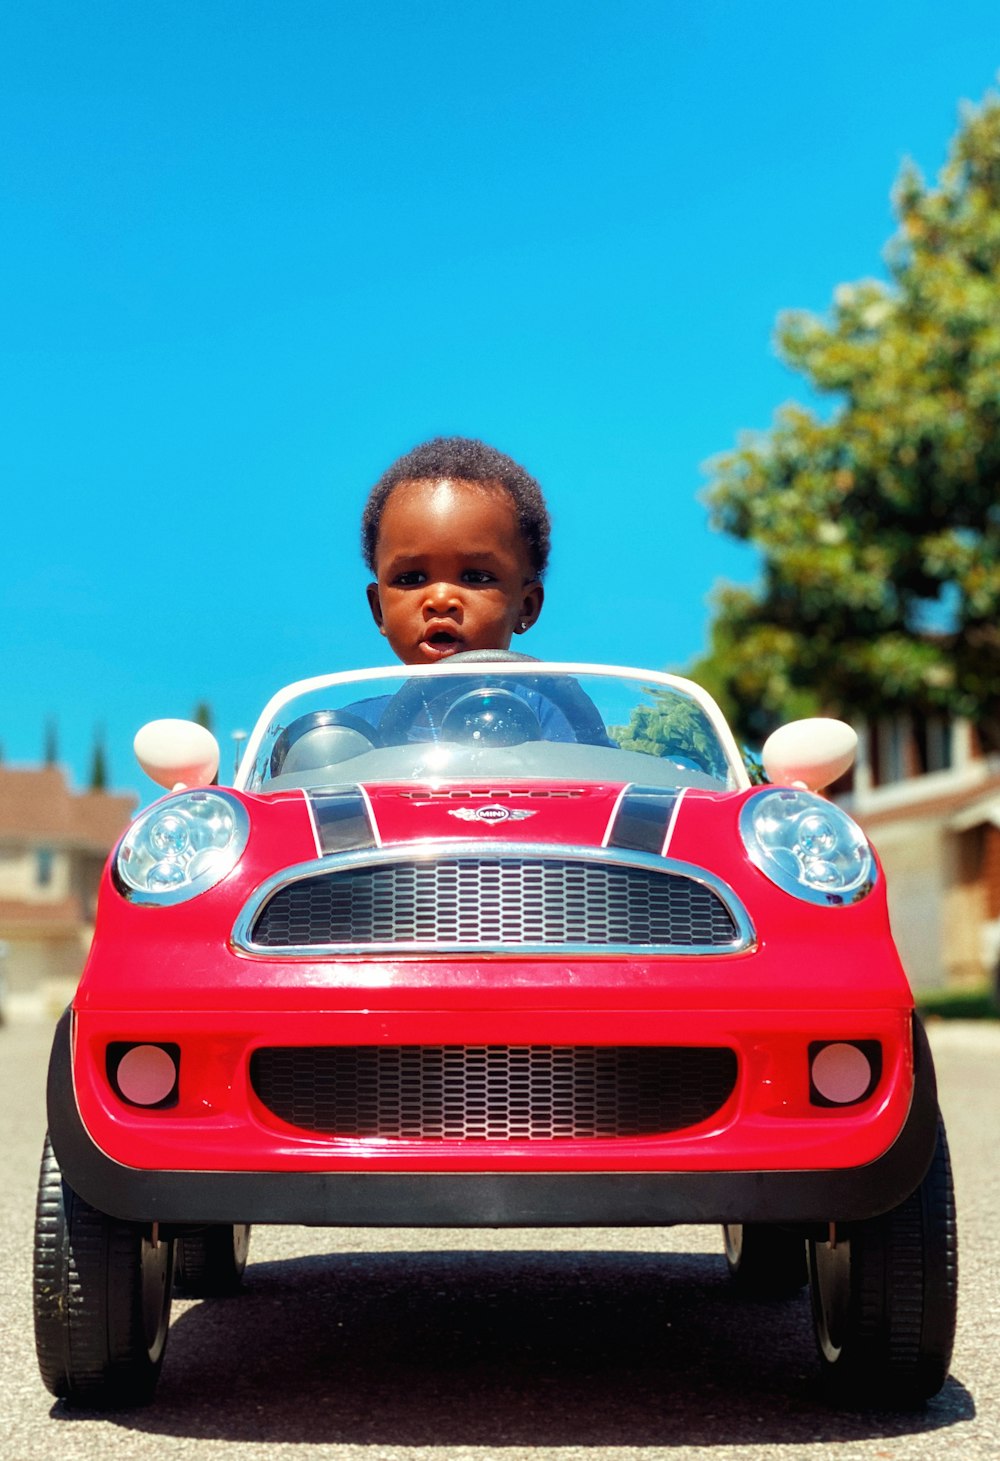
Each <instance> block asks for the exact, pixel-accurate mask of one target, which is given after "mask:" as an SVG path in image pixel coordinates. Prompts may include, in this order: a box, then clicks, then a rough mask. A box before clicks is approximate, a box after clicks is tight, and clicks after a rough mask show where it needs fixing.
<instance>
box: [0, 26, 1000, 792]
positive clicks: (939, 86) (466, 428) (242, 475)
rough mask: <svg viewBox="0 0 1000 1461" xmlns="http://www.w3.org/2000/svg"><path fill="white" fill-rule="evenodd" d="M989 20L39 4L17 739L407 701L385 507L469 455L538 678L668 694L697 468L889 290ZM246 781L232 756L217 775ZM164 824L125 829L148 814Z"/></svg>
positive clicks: (985, 54)
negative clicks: (420, 465)
mask: <svg viewBox="0 0 1000 1461" xmlns="http://www.w3.org/2000/svg"><path fill="white" fill-rule="evenodd" d="M998 66H1000V10H998V8H997V5H996V4H995V3H985V0H984V3H967V0H957V3H953V4H951V5H948V6H943V5H941V4H939V3H929V0H907V3H903V0H885V3H881V4H875V5H873V4H871V3H870V0H866V3H859V0H842V3H838V4H832V3H826V4H819V3H815V4H809V3H807V4H802V3H801V0H797V3H796V0H777V3H766V0H765V3H757V4H751V3H749V0H743V3H740V0H728V3H723V0H684V3H681V0H661V3H659V4H654V3H645V0H619V3H614V4H611V3H601V4H596V3H592V0H572V3H568V0H530V3H523V0H506V3H504V4H502V5H497V4H494V3H487V0H421V3H420V4H417V3H413V0H410V3H402V0H381V3H379V0H365V3H360V0H268V3H264V0H196V3H195V0H171V3H170V4H166V5H155V4H147V3H138V4H137V3H136V0H72V3H71V0H32V3H31V4H29V5H25V6H21V7H15V6H8V7H7V8H6V12H5V16H4V20H3V26H2V36H0V136H2V137H3V139H4V140H3V146H2V149H0V170H2V173H3V175H4V176H3V186H2V188H0V298H2V329H0V386H2V394H0V400H2V403H3V410H2V424H0V492H2V501H3V504H4V505H3V514H2V531H0V614H2V618H0V626H2V627H0V742H2V746H3V754H4V757H5V759H6V760H7V761H8V762H11V763H30V762H33V761H37V760H38V759H39V757H40V755H41V751H42V743H43V732H44V725H45V721H46V719H47V717H49V716H54V717H56V718H57V720H58V726H59V740H60V755H61V759H62V760H63V761H64V762H65V763H66V764H67V765H68V766H69V767H70V769H71V772H72V774H73V777H74V778H75V780H76V781H77V783H80V782H81V781H83V780H84V779H85V777H86V774H87V768H88V766H89V761H90V752H91V745H92V739H93V733H94V727H95V725H97V724H99V723H102V724H103V725H104V726H105V728H106V733H107V742H108V749H109V755H110V763H111V777H112V781H113V783H114V784H115V785H116V786H122V787H134V788H136V789H138V788H140V786H142V784H143V778H142V776H141V773H140V772H139V771H138V769H137V768H135V767H134V764H133V762H132V759H131V751H130V745H131V737H132V734H133V732H134V730H135V729H136V727H137V726H138V725H139V724H141V723H142V722H143V721H145V720H147V719H151V718H153V717H156V716H161V715H187V714H190V712H191V710H192V708H193V706H194V705H195V703H196V702H197V701H199V700H201V699H207V700H208V701H209V702H210V703H211V705H212V707H213V710H214V713H215V718H216V728H217V730H218V731H219V732H220V738H221V739H223V740H226V739H227V737H228V735H229V733H230V732H231V731H232V730H234V729H236V728H237V727H241V728H242V727H247V726H249V724H251V723H252V722H253V720H254V719H255V717H256V714H257V712H258V711H259V709H260V708H261V706H262V705H263V703H264V701H265V700H266V699H267V697H268V696H269V695H270V694H271V693H272V692H273V691H274V690H275V689H276V688H278V687H279V686H280V685H281V684H283V683H286V682H288V681H290V680H292V679H296V678H299V677H301V676H304V675H310V674H318V673H321V672H324V671H327V670H335V669H339V668H346V667H348V666H355V665H361V664H365V663H373V664H379V663H385V662H386V652H385V649H384V647H383V641H382V640H381V639H379V638H378V637H377V635H376V633H375V631H374V629H373V628H372V626H371V624H370V622H369V620H368V613H367V609H366V607H365V603H364V592H363V590H364V584H365V582H366V578H367V575H366V573H365V570H364V568H363V566H362V563H361V559H360V554H359V551H358V547H357V537H358V530H357V523H358V517H359V512H360V508H361V504H362V501H363V498H364V495H365V493H366V491H367V488H368V486H369V485H370V484H371V482H372V481H373V480H374V479H375V478H376V477H377V476H378V475H379V473H380V472H381V471H382V469H383V468H384V467H385V466H386V465H388V463H389V462H390V461H391V460H392V459H393V458H394V457H395V456H396V455H398V454H399V453H400V452H401V451H403V450H405V449H407V448H408V447H410V446H412V445H414V444H415V443H416V442H418V441H420V440H423V439H425V438H426V437H429V436H432V435H437V434H440V433H446V434H450V433H460V434H464V435H474V436H482V437H484V438H485V439H487V440H488V441H491V442H493V443H494V444H495V445H497V446H499V447H501V448H502V449H503V450H505V451H507V452H509V453H511V454H512V455H513V456H515V457H517V458H518V459H519V460H521V461H523V462H524V464H525V465H526V466H527V467H528V468H529V469H530V470H531V471H532V472H534V474H535V475H536V476H537V477H538V478H539V479H540V480H541V482H542V484H543V486H544V487H545V489H546V492H547V494H548V497H549V501H550V505H551V508H552V513H553V518H554V524H555V528H554V557H553V564H552V568H551V572H550V576H549V580H548V599H547V602H546V607H545V611H544V614H543V616H542V620H541V622H540V623H539V625H538V626H537V628H536V629H535V630H534V631H533V632H532V634H531V636H530V637H529V639H527V640H525V641H524V643H523V645H522V646H521V647H523V648H524V649H526V650H529V651H531V652H533V653H535V654H538V655H543V656H546V657H551V658H586V659H596V660H606V661H617V662H623V663H632V664H646V665H651V666H654V667H660V666H671V667H678V666H681V665H683V664H684V663H685V662H686V661H688V660H689V659H690V658H691V657H692V656H693V655H695V654H697V653H698V652H699V651H700V650H701V648H702V647H703V645H704V641H705V632H706V627H707V623H708V608H707V603H706V598H707V595H708V594H709V592H710V590H711V588H712V585H713V583H714V582H715V581H716V580H718V579H719V578H720V577H729V578H737V579H749V578H752V576H753V573H754V560H753V557H752V555H751V553H750V552H749V551H748V550H746V549H744V548H741V547H740V546H738V545H735V544H733V543H731V542H728V541H727V540H725V539H722V538H720V537H718V536H716V535H713V534H712V533H711V532H710V531H709V529H708V526H707V521H706V516H705V510H704V507H703V506H702V505H701V503H700V502H699V500H698V492H699V489H700V487H701V486H702V485H703V482H704V477H703V473H702V470H701V468H702V464H703V463H704V462H705V460H706V459H707V458H709V457H711V456H712V455H713V454H715V453H717V452H721V451H724V450H726V449H727V448H728V447H730V446H731V445H732V444H733V443H734V441H735V439H736V437H737V434H738V433H739V432H740V431H741V430H743V429H747V428H763V427H766V426H767V425H768V423H769V422H770V420H771V417H772V414H773V411H774V409H775V407H776V406H777V405H779V404H780V402H781V401H782V400H784V399H787V398H788V397H790V396H794V395H796V394H798V395H800V396H801V394H802V391H801V387H800V385H799V382H798V381H797V380H796V379H795V378H794V377H791V376H790V375H789V374H788V373H787V372H786V371H785V370H784V369H783V368H782V367H781V365H780V364H779V363H778V361H777V360H776V359H775V358H774V355H773V351H772V346H771V334H772V328H773V324H774V320H775V316H776V314H777V313H778V311H779V310H780V309H782V308H786V307H799V306H801V307H805V308H811V309H817V310H823V309H825V308H826V306H827V304H828V302H829V299H830V296H831V294H832V291H833V289H834V287H835V286H836V284H837V283H839V282H841V281H843V280H848V279H855V278H859V277H861V276H864V275H871V274H878V273H880V272H881V251H882V248H883V245H884V244H885V242H886V240H887V238H888V237H889V235H890V233H891V231H892V226H893V223H892V212H891V207H890V201H889V194H890V189H891V186H892V183H893V180H894V178H895V176H896V174H897V171H898V169H899V166H900V163H901V162H902V160H903V158H904V157H905V156H907V155H909V156H912V157H913V158H915V159H916V161H917V162H918V163H919V164H920V165H921V166H922V167H923V168H924V170H925V172H927V173H928V174H931V175H933V174H934V173H936V172H937V169H938V168H939V166H940V165H941V163H942V162H943V160H944V156H945V152H946V147H947V143H948V140H949V138H950V137H951V136H952V135H953V133H954V131H955V130H956V127H957V124H958V107H959V103H960V101H961V99H962V98H969V99H972V100H979V99H981V97H982V96H983V94H984V93H985V92H986V91H987V90H988V89H989V87H990V86H991V85H992V84H993V82H994V79H995V74H996V70H997V67H998ZM224 754H225V755H226V758H227V760H228V757H229V753H228V751H226V752H224ZM147 789H148V790H151V788H149V787H148V784H146V786H145V787H143V794H144V795H146V793H147Z"/></svg>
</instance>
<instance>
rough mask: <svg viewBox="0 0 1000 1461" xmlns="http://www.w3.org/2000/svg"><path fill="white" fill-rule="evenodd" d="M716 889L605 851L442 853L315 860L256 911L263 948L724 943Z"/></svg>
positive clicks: (728, 924) (731, 941) (727, 939)
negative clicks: (607, 857) (332, 863)
mask: <svg viewBox="0 0 1000 1461" xmlns="http://www.w3.org/2000/svg"><path fill="white" fill-rule="evenodd" d="M739 941H740V933H739V930H738V929H737V924H736V921H735V919H734V917H733V914H732V913H731V912H730V910H729V908H728V907H727V906H726V903H725V902H724V901H723V899H722V897H721V896H720V895H719V893H718V892H717V891H716V890H715V889H714V888H713V887H711V886H709V885H708V884H707V883H705V882H702V881H700V880H699V879H697V878H694V877H689V876H686V875H684V874H680V873H671V872H666V871H663V872H661V871H659V870H658V869H652V868H649V867H642V866H635V865H632V864H629V863H623V862H612V861H607V862H605V861H585V860H583V859H580V860H574V859H570V858H552V857H549V858H544V857H530V856H528V857H461V856H455V857H440V858H433V859H427V860H421V861H409V862H407V861H400V862H391V861H381V862H372V863H368V864H363V865H360V866H355V867H350V868H344V869H340V870H336V869H334V870H331V871H325V870H324V871H323V872H320V873H317V874H314V875H313V876H310V877H303V878H300V879H298V880H297V881H294V882H291V883H288V884H285V885H284V886H281V887H279V888H277V889H276V890H275V891H274V893H273V894H272V895H271V897H270V898H268V899H267V901H266V902H265V903H264V905H263V907H262V908H261V909H260V910H259V912H258V913H257V915H256V917H255V918H254V920H253V923H252V926H251V931H250V944H251V947H254V948H261V949H281V948H308V947H322V946H325V947H333V948H337V947H355V948H364V947H366V946H371V945H382V946H389V947H391V946H392V945H422V946H431V947H435V948H441V947H444V948H475V947H486V948H495V947H497V946H503V945H510V946H517V945H527V946H533V947H537V948H542V949H544V948H545V947H547V946H552V947H565V946H566V945H570V946H572V945H579V946H580V947H581V948H600V947H602V946H604V947H612V946H620V947H639V948H656V949H663V948H666V949H693V950H698V949H713V948H732V947H734V946H736V945H737V944H738V943H739Z"/></svg>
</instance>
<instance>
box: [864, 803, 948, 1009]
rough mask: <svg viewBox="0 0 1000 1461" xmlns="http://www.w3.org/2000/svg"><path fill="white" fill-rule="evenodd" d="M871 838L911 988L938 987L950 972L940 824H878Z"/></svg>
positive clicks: (897, 942) (893, 929) (944, 873)
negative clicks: (878, 860) (882, 874)
mask: <svg viewBox="0 0 1000 1461" xmlns="http://www.w3.org/2000/svg"><path fill="white" fill-rule="evenodd" d="M871 835H872V841H873V842H874V844H875V847H876V850H877V851H878V855H879V857H880V859H881V861H882V866H883V869H884V870H885V877H886V888H887V894H888V900H889V918H890V921H891V923H892V932H893V935H894V937H895V940H896V947H897V948H898V949H899V955H900V958H901V959H902V961H903V967H904V968H905V970H906V972H907V975H908V976H909V980H910V983H911V984H912V985H913V987H914V989H937V988H940V986H941V985H942V984H943V983H944V982H945V980H946V978H947V976H948V956H947V954H946V924H947V922H950V916H949V915H948V913H947V911H946V910H947V906H948V890H947V873H946V869H945V859H944V858H943V856H942V848H941V845H940V844H941V837H942V835H943V834H942V832H941V829H940V826H939V824H936V823H934V822H932V821H927V822H909V821H908V822H899V823H895V824H890V825H889V826H886V827H879V828H877V829H875V830H874V831H873V832H872V834H871Z"/></svg>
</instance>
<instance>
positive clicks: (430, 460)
mask: <svg viewBox="0 0 1000 1461" xmlns="http://www.w3.org/2000/svg"><path fill="white" fill-rule="evenodd" d="M443 477H450V478H452V479H453V480H460V481H463V482H478V483H480V484H481V485H482V486H484V487H499V488H501V489H502V490H503V491H504V492H506V493H507V495H508V497H509V498H510V499H511V501H512V502H513V504H514V510H515V512H516V513H517V523H518V527H519V528H520V530H521V536H522V537H523V539H524V543H525V546H526V547H527V549H528V557H529V559H530V560H531V567H532V572H533V573H534V574H535V575H536V577H538V578H541V577H542V575H543V574H544V572H545V569H546V567H547V566H548V561H549V534H550V527H551V525H550V522H549V512H548V508H547V507H546V506H545V498H544V497H543V495H542V489H541V487H539V485H538V483H537V482H536V481H535V479H534V477H532V476H530V475H529V474H528V473H527V472H526V471H525V470H524V468H523V467H520V466H518V464H517V462H515V461H514V460H513V458H511V457H508V456H505V455H504V453H503V452H501V451H497V449H496V447H493V446H487V445H486V443H485V442H484V441H477V440H476V438H475V437H469V436H436V437H435V438H434V439H433V441H425V442H424V443H423V444H422V445H421V446H416V447H414V448H413V450H412V451H408V452H407V453H406V455H405V456H401V457H399V458H398V459H397V460H396V461H394V462H393V464H392V466H391V467H390V468H389V469H388V471H386V472H383V473H382V475H381V477H380V478H379V479H378V481H377V482H376V483H375V486H374V487H373V488H372V490H371V492H369V494H368V501H367V502H366V503H365V509H364V512H363V513H362V515H361V551H362V553H363V555H364V560H365V562H366V563H367V565H368V567H369V569H370V570H371V572H372V573H374V572H375V549H376V546H377V544H378V535H379V528H380V526H381V523H382V514H383V512H384V511H385V505H386V503H387V502H388V501H389V498H390V496H391V495H392V492H393V489H394V488H396V487H398V486H399V485H400V483H402V482H429V481H430V482H433V481H440V480H441V478H443Z"/></svg>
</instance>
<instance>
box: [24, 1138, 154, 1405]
mask: <svg viewBox="0 0 1000 1461" xmlns="http://www.w3.org/2000/svg"><path fill="white" fill-rule="evenodd" d="M173 1268H174V1245H173V1241H172V1240H166V1239H161V1238H160V1237H159V1235H158V1232H157V1228H156V1225H155V1224H152V1225H151V1224H141V1223H128V1222H122V1221H121V1220H120V1219H118V1218H113V1217H109V1216H108V1214H107V1213H103V1212H100V1211H98V1209H97V1208H95V1207H91V1206H90V1204H89V1203H87V1202H84V1201H83V1199H82V1198H81V1197H79V1196H78V1195H77V1194H76V1193H75V1192H74V1191H73V1189H72V1188H71V1187H70V1186H69V1184H68V1183H67V1182H65V1181H63V1177H62V1173H61V1172H60V1170H59V1166H58V1163H57V1162H56V1159H55V1156H54V1155H53V1152H52V1148H51V1146H50V1144H49V1142H48V1139H46V1142H45V1149H44V1151H43V1153H42V1170H41V1176H40V1179H39V1184H38V1206H37V1211H36V1218H35V1263H34V1301H35V1304H34V1307H35V1345H36V1349H37V1352H38V1364H39V1368H40V1370H41V1372H42V1379H43V1381H44V1382H45V1385H46V1387H47V1388H48V1389H49V1390H50V1391H51V1392H52V1394H53V1395H58V1396H61V1397H62V1398H64V1399H65V1400H67V1401H68V1402H69V1403H70V1404H72V1405H80V1406H87V1407H88V1408H92V1409H101V1410H103V1409H109V1408H115V1407H118V1406H127V1405H143V1404H145V1403H146V1402H147V1401H149V1400H151V1399H152V1396H153V1391H154V1390H155V1388H156V1382H157V1380H158V1378H159V1374H160V1366H161V1365H162V1363H163V1353H164V1350H165V1348H166V1343H167V1330H168V1328H169V1325H170V1300H171V1288H172V1284H173Z"/></svg>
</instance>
